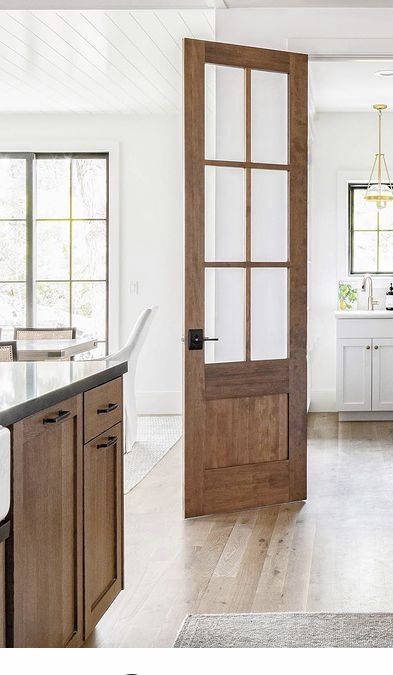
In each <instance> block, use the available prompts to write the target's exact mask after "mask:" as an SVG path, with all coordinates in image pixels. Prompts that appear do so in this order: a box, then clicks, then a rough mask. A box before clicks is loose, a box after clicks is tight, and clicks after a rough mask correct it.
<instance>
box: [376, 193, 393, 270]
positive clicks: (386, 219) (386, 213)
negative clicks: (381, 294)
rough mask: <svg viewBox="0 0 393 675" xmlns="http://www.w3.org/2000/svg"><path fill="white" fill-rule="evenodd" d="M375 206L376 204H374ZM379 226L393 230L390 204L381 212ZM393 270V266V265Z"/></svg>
mask: <svg viewBox="0 0 393 675" xmlns="http://www.w3.org/2000/svg"><path fill="white" fill-rule="evenodd" d="M373 206H374V207H375V204H373ZM379 227H380V229H381V230H393V207H392V206H388V207H387V208H386V209H381V210H380V212H379ZM391 269H392V270H393V267H391Z"/></svg>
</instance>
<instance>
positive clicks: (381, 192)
mask: <svg viewBox="0 0 393 675" xmlns="http://www.w3.org/2000/svg"><path fill="white" fill-rule="evenodd" d="M373 108H374V110H376V111H377V113H378V152H377V153H376V155H375V159H374V164H373V168H372V169H371V175H370V180H369V182H368V186H367V190H366V194H365V195H364V199H366V200H367V201H369V202H375V204H376V206H377V209H384V208H385V207H386V206H387V204H389V203H391V202H393V188H392V183H391V180H390V176H389V170H388V167H387V164H386V160H385V155H384V154H383V152H382V110H386V108H387V105H386V104H385V103H376V104H375V105H373ZM374 173H375V174H376V175H375V178H374ZM384 174H385V177H384Z"/></svg>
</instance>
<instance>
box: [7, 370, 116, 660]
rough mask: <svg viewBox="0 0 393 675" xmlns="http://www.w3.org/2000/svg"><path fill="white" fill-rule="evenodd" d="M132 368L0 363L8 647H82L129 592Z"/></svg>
mask: <svg viewBox="0 0 393 675" xmlns="http://www.w3.org/2000/svg"><path fill="white" fill-rule="evenodd" d="M126 371H127V364H126V363H112V362H108V361H97V362H57V363H47V362H39V363H32V362H29V363H1V364H0V425H1V426H3V427H8V428H9V429H10V431H11V505H10V513H9V521H10V525H11V529H10V537H9V538H8V539H7V540H6V541H5V616H0V623H1V622H3V623H5V624H6V631H5V633H6V646H7V647H79V646H81V645H82V644H83V642H84V640H86V638H87V637H88V635H89V634H90V633H91V631H92V630H93V628H94V626H95V625H96V624H97V622H98V621H99V619H100V618H101V616H102V615H103V614H104V612H105V611H106V610H107V609H108V607H109V606H110V605H111V603H112V602H113V600H114V599H115V598H116V596H117V595H118V594H119V593H120V591H121V589H122V588H123V583H124V578H123V576H124V575H123V471H122V455H123V402H122V376H123V374H124V373H125V372H126ZM0 581H1V580H0ZM2 583H3V584H4V580H3V582H2ZM0 629H1V626H0Z"/></svg>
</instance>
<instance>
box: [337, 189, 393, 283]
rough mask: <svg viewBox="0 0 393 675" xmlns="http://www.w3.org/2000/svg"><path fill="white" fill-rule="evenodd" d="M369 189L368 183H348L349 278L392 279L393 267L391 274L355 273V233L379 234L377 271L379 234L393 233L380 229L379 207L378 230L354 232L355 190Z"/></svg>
mask: <svg viewBox="0 0 393 675" xmlns="http://www.w3.org/2000/svg"><path fill="white" fill-rule="evenodd" d="M367 187H368V184H367V183H359V182H353V183H348V276H351V277H362V276H364V275H365V274H368V273H370V274H372V275H373V276H380V277H391V276H393V267H392V270H391V271H390V272H385V271H383V272H378V271H377V272H373V271H370V270H363V271H361V272H359V271H357V272H354V271H353V253H354V241H353V239H354V237H353V235H354V231H357V232H376V233H377V270H378V266H379V233H380V232H393V230H385V229H382V230H381V229H380V228H379V214H378V210H377V207H375V211H376V213H375V217H376V219H377V228H376V229H374V230H372V229H370V230H366V229H364V228H362V229H361V230H354V194H355V190H366V189H367Z"/></svg>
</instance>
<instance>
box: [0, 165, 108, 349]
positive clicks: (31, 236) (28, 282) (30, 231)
mask: <svg viewBox="0 0 393 675" xmlns="http://www.w3.org/2000/svg"><path fill="white" fill-rule="evenodd" d="M0 158H16V159H25V160H26V214H25V215H26V279H25V281H15V280H12V281H8V280H3V279H1V280H0V282H1V284H3V283H12V284H16V283H20V284H25V286H26V326H27V327H29V328H30V327H31V328H34V327H35V326H34V323H35V321H34V285H35V284H36V283H37V282H38V283H39V282H41V283H56V282H57V283H60V282H63V283H69V284H70V300H69V315H70V326H71V325H73V322H72V283H73V282H78V281H80V282H82V281H83V282H91V283H93V282H95V281H96V282H100V283H105V290H106V307H105V321H106V325H105V340H99V341H98V344H100V343H101V344H105V354H107V353H108V349H109V225H110V224H109V180H110V175H109V153H108V152H0ZM62 158H64V159H66V158H67V159H68V158H69V159H105V160H106V214H105V221H106V278H105V279H81V280H79V279H72V222H73V220H78V221H94V220H100V221H102V220H103V219H102V218H75V219H73V218H72V162H71V163H70V167H71V168H70V171H71V177H70V178H71V180H70V208H71V212H70V217H69V218H60V219H59V218H39V219H37V220H39V221H42V222H45V221H49V220H58V221H64V222H66V223H69V226H70V244H71V245H70V261H69V262H70V266H69V269H70V277H69V279H61V280H60V279H45V280H42V279H41V280H40V279H37V278H36V277H35V265H34V241H35V217H34V169H33V167H34V161H35V160H39V159H40V160H45V159H62ZM6 220H7V221H10V220H11V222H12V220H13V219H12V218H11V219H9V218H7V219H6ZM18 220H20V219H18ZM93 337H95V336H93Z"/></svg>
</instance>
